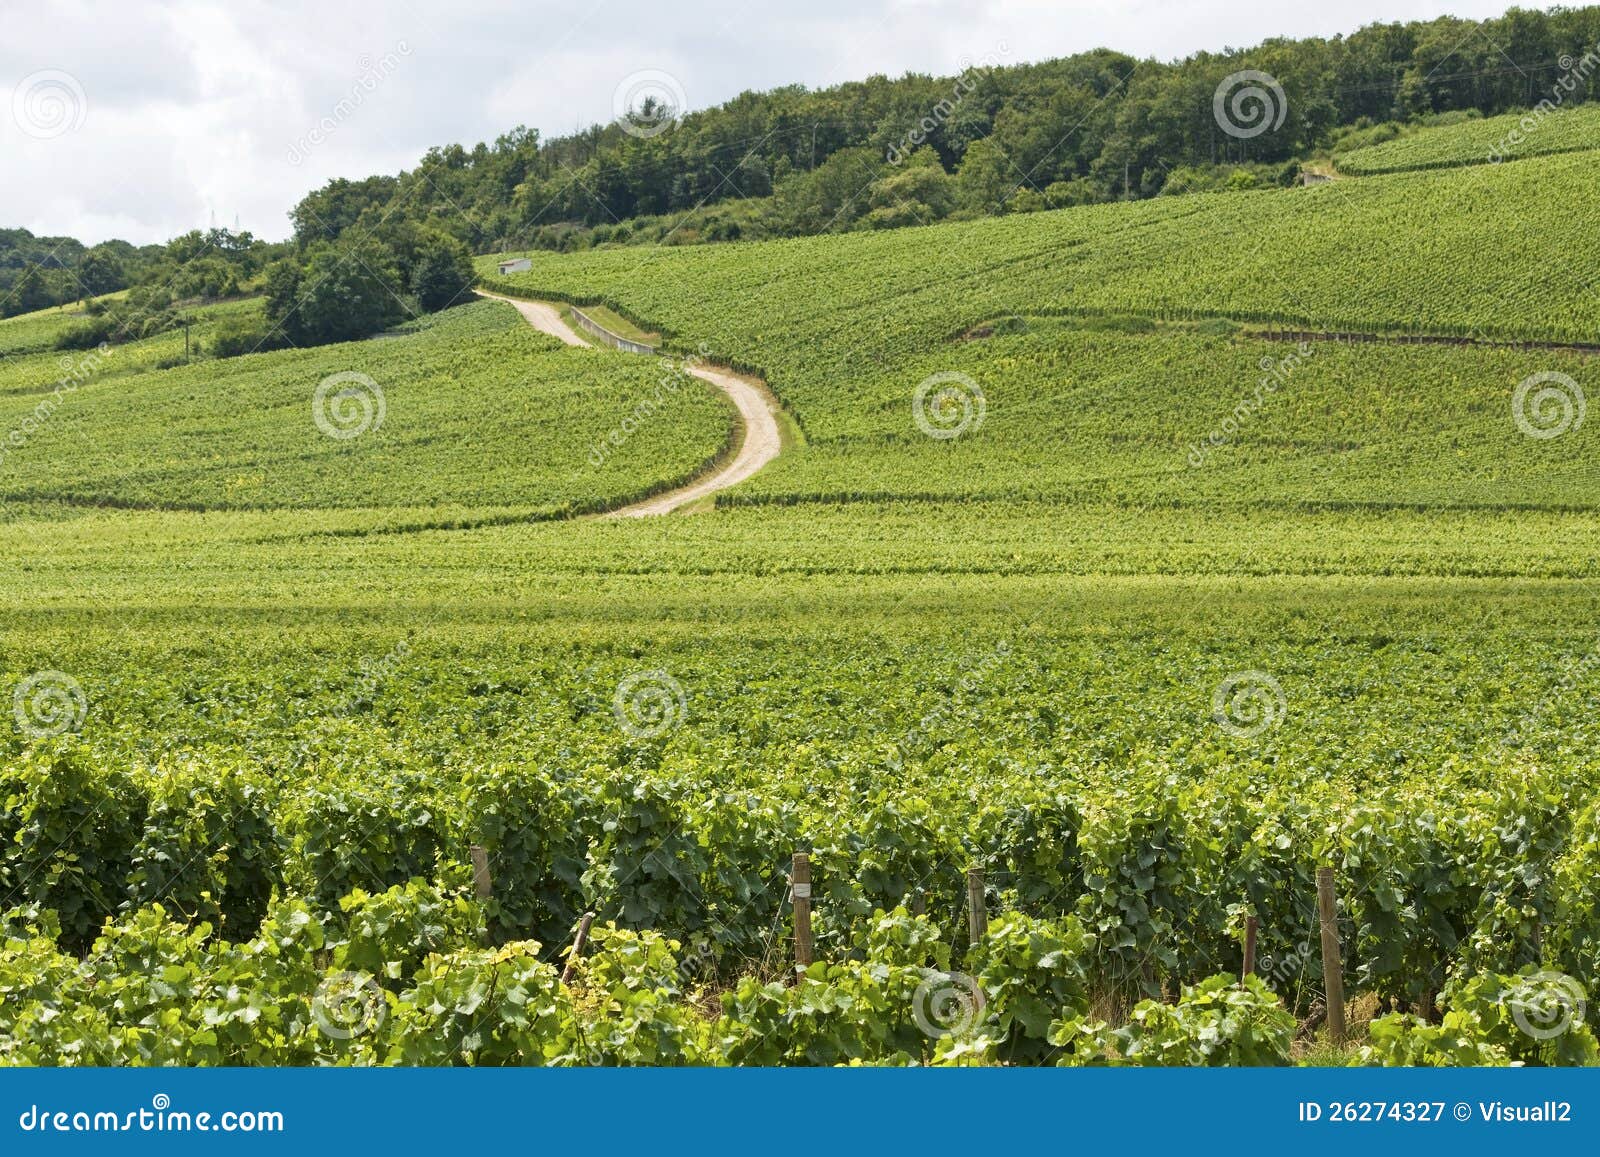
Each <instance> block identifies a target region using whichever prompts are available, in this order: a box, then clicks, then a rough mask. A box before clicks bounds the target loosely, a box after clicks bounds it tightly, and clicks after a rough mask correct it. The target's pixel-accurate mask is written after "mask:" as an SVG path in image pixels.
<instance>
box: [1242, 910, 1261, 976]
mask: <svg viewBox="0 0 1600 1157" xmlns="http://www.w3.org/2000/svg"><path fill="white" fill-rule="evenodd" d="M1260 927H1261V921H1259V920H1258V919H1256V918H1255V917H1254V916H1249V917H1246V919H1245V922H1244V970H1243V972H1241V973H1240V974H1239V979H1240V980H1244V979H1247V978H1248V977H1249V976H1250V975H1251V974H1252V973H1254V972H1255V970H1256V932H1257V930H1259V928H1260Z"/></svg>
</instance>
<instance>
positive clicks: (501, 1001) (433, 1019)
mask: <svg viewBox="0 0 1600 1157" xmlns="http://www.w3.org/2000/svg"><path fill="white" fill-rule="evenodd" d="M381 1031H382V1034H383V1036H382V1043H383V1047H384V1049H385V1054H384V1059H385V1060H387V1061H388V1062H389V1063H390V1064H406V1065H450V1064H471V1065H530V1064H532V1065H537V1064H554V1063H558V1062H561V1061H563V1060H569V1059H570V1058H571V1055H572V1054H571V1050H572V1048H573V1046H574V1044H575V1041H576V1036H577V1034H576V1031H575V1028H574V1020H573V1015H572V1008H571V1004H570V1002H569V1001H568V1000H567V998H566V996H565V995H564V994H563V993H562V991H561V985H560V983H559V981H558V979H557V976H556V970H555V969H554V968H552V967H551V966H550V965H548V964H546V963H544V962H542V961H541V960H540V959H539V946H538V945H537V944H534V943H532V942H522V941H518V942H514V943H511V944H507V945H504V946H503V947H501V948H492V949H463V950H461V951H458V952H455V953H451V954H449V955H444V956H430V957H429V958H428V959H427V961H426V962H425V963H424V964H423V967H422V971H421V972H420V973H418V975H417V982H416V985H415V987H413V988H411V989H410V990H408V991H407V992H405V993H404V994H403V995H402V996H401V997H400V999H399V1000H398V1001H396V1002H395V1004H394V1009H393V1013H392V1015H391V1016H390V1017H389V1018H388V1020H387V1022H386V1023H385V1024H384V1025H383V1026H382V1030H381Z"/></svg>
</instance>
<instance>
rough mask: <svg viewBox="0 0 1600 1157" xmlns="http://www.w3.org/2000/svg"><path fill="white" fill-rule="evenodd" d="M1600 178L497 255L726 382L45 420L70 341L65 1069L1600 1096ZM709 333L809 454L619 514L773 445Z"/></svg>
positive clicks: (1195, 200)
mask: <svg viewBox="0 0 1600 1157" xmlns="http://www.w3.org/2000/svg"><path fill="white" fill-rule="evenodd" d="M1483 123H1484V124H1487V123H1488V122H1483ZM1474 127H1475V128H1477V127H1480V126H1474ZM1437 131H1441V132H1443V131H1448V130H1437ZM1408 139H1409V138H1408ZM1418 139H1419V140H1420V139H1421V137H1420V135H1419V137H1418ZM1399 143H1403V142H1399ZM1596 196H1597V194H1596V191H1595V186H1594V183H1593V182H1592V180H1590V179H1589V173H1588V166H1587V163H1586V158H1583V157H1580V156H1576V155H1573V156H1546V157H1529V158H1528V159H1526V160H1520V161H1518V163H1516V164H1506V165H1495V166H1490V165H1483V166H1476V167H1462V168H1454V169H1449V170H1441V171H1438V172H1418V173H1402V174H1396V175H1388V176H1372V177H1363V178H1361V179H1359V180H1357V179H1349V180H1341V181H1338V182H1335V183H1334V184H1333V185H1330V186H1322V187H1316V188H1309V189H1294V190H1287V189H1285V190H1263V191H1259V192H1237V193H1227V194H1195V195H1189V196H1185V197H1172V198H1160V199H1155V200H1151V201H1146V202H1139V203H1126V204H1113V205H1104V206H1095V207H1085V208H1077V209H1070V210H1065V211H1061V212H1056V213H1038V214H1028V215H1018V216H1010V217H999V218H993V219H987V220H980V221H969V222H960V223H954V224H947V225H940V226H933V227H928V228H910V229H900V230H893V231H888V232H884V233H854V234H848V235H841V236H825V237H812V238H805V239H797V240H791V241H781V242H770V243H762V244H738V243H733V244H722V245H716V246H703V247H697V248H670V247H669V248H655V249H649V250H642V249H609V250H607V249H601V250H594V251H590V252H585V253H581V254H565V255H558V254H552V253H544V254H537V255H534V256H533V257H532V258H531V260H532V265H533V267H532V269H531V270H530V271H527V272H524V273H519V274H514V275H511V276H509V277H506V278H500V277H498V276H495V275H494V274H493V272H492V270H493V259H491V258H485V259H483V263H482V265H481V267H480V272H481V273H482V275H483V278H484V281H485V282H486V283H487V284H489V285H490V286H491V287H492V288H494V289H496V290H498V291H504V292H507V293H511V294H517V295H522V296H528V297H534V298H538V299H541V300H556V301H559V300H570V301H573V302H576V303H578V304H580V305H587V304H592V303H601V304H603V305H604V306H605V307H606V309H607V310H610V311H614V314H615V315H616V316H618V317H621V318H624V319H628V320H629V322H630V324H634V325H637V326H638V327H640V329H641V330H642V331H646V332H657V333H660V334H662V335H663V337H664V340H665V342H666V344H667V347H668V348H669V349H670V350H675V351H677V352H676V354H674V355H673V356H672V357H671V358H660V357H653V356H643V355H626V354H621V353H616V352H613V351H608V350H601V349H588V350H579V349H567V348H562V347H560V346H559V345H558V343H557V342H556V341H554V340H553V339H550V338H546V337H544V336H542V335H539V334H537V333H535V332H534V331H533V330H532V329H531V328H530V327H529V326H527V325H526V324H524V323H523V322H522V321H521V320H520V318H519V317H518V316H517V314H516V313H515V311H513V310H512V309H511V308H510V307H509V306H507V305H504V304H501V303H492V302H480V303H475V304H470V305H464V306H458V307H455V308H452V309H449V310H446V311H444V312H442V313H440V314H436V315H433V316H431V317H429V318H427V319H425V320H423V321H420V322H415V323H412V324H410V325H408V326H405V327H402V328H401V329H400V330H398V331H396V332H394V333H392V334H389V335H385V336H384V337H382V338H379V339H375V340H372V341H368V342H361V343H352V344H348V345H337V346H323V347H318V348H314V349H305V350H286V351H277V352H271V353H261V354H253V355H248V356H244V357H240V358H233V359H226V360H221V361H205V362H197V363H195V364H191V365H174V366H169V367H167V368H156V367H157V365H158V364H159V363H160V362H161V361H164V360H165V359H166V357H167V356H168V354H167V353H166V352H164V351H166V350H167V349H168V347H169V345H170V343H171V342H172V340H173V335H171V334H165V335H161V336H160V337H158V338H155V339H151V342H152V343H153V344H151V345H150V346H149V348H146V346H145V343H139V344H138V345H136V346H130V347H127V348H126V349H125V350H123V349H118V350H117V351H115V353H114V355H113V356H112V357H111V358H110V359H109V360H108V361H107V362H106V363H104V364H101V363H95V364H93V365H90V366H88V367H87V368H86V369H84V370H82V371H81V376H82V381H81V382H80V381H76V380H75V381H74V383H73V388H72V389H71V390H70V391H66V392H65V393H63V394H61V395H60V396H59V397H58V398H57V404H55V405H53V406H52V407H51V408H50V410H49V412H48V413H46V414H44V415H43V416H42V417H41V416H40V415H39V412H38V410H37V407H38V406H39V403H40V399H41V398H51V397H57V395H56V394H55V393H54V391H55V390H56V386H55V385H54V384H52V383H56V382H57V381H58V380H59V375H60V374H61V373H62V372H64V371H63V367H62V365H61V363H60V360H59V356H58V355H55V354H47V353H43V352H41V351H42V350H43V349H44V348H45V347H44V346H42V345H37V344H36V345H32V346H30V345H29V343H30V342H37V341H39V340H42V339H41V338H40V337H39V334H42V333H43V332H44V327H45V322H44V321H41V320H39V319H34V320H29V319H27V318H23V319H17V322H21V323H24V325H22V326H20V327H19V329H18V331H17V332H18V333H19V334H20V333H22V331H23V329H28V332H29V333H32V334H33V336H31V337H27V338H26V340H24V339H23V338H21V337H19V338H18V340H17V344H15V345H14V346H12V347H10V348H11V349H12V350H14V351H15V352H13V353H12V354H11V355H10V356H9V358H8V360H7V361H5V362H0V426H5V427H7V428H12V429H18V430H26V436H25V437H24V438H23V439H22V444H21V445H17V444H16V443H15V441H14V440H13V441H12V442H10V443H0V450H4V453H5V457H4V459H3V460H0V495H3V496H4V498H5V504H4V506H3V507H0V553H3V554H4V556H5V557H6V558H7V560H8V562H9V563H10V564H11V565H9V566H8V567H7V568H5V570H4V571H3V572H0V610H3V612H4V614H3V618H0V686H3V687H4V688H5V689H6V690H7V691H8V692H9V698H8V699H7V700H6V702H7V703H8V704H9V706H10V707H11V708H12V712H11V716H10V720H9V723H10V726H8V727H7V728H6V729H5V730H4V732H3V733H0V913H3V917H0V919H3V923H4V930H3V933H0V1060H3V1061H5V1062H7V1063H13V1064H97V1065H98V1064H228V1065H257V1064H297V1065H298V1064H307V1065H309V1064H427V1065H435V1064H478V1065H490V1064H495V1065H499V1064H561V1065H596V1064H713V1065H723V1064H809V1065H834V1064H849V1063H866V1064H895V1065H902V1064H950V1065H957V1064H1008V1065H1023V1064H1025V1065H1102V1064H1169V1065H1171V1064H1178V1065H1229V1064H1244V1065H1265V1064H1274V1065H1276V1064H1291V1063H1319V1064H1363V1065H1400V1064H1413V1065H1415V1064H1427V1065H1444V1064H1488V1065H1507V1064H1514V1063H1522V1064H1593V1063H1597V1062H1600V1046H1597V1043H1596V1037H1595V1035H1594V1031H1593V1028H1592V1026H1591V1025H1590V1024H1589V1023H1588V1020H1586V1007H1585V1006H1586V1000H1587V997H1588V993H1589V989H1590V987H1591V986H1592V982H1593V978H1594V977H1595V976H1596V975H1597V974H1600V917H1597V915H1596V913H1597V910H1600V896H1597V894H1596V893H1597V884H1596V880H1597V879H1600V871H1597V869H1600V795H1597V790H1600V778H1597V775H1596V773H1597V770H1600V767H1597V763H1596V756H1595V751H1596V735H1595V728H1594V724H1593V720H1592V715H1593V712H1592V711H1591V710H1590V708H1591V706H1592V703H1593V702H1594V699H1595V696H1596V695H1597V694H1600V662H1597V661H1596V658H1595V656H1596V648H1597V640H1596V636H1595V627H1594V624H1595V623H1596V622H1597V621H1600V591H1597V590H1596V588H1595V587H1594V585H1593V580H1594V578H1595V577H1596V567H1597V562H1596V560H1597V559H1600V518H1597V517H1596V509H1597V505H1600V492H1597V490H1596V487H1597V485H1600V483H1597V475H1596V472H1595V470H1594V469H1593V467H1592V466H1591V465H1590V463H1591V462H1592V461H1593V457H1594V455H1593V453H1592V446H1591V442H1592V440H1593V437H1594V434H1593V426H1592V424H1586V423H1585V421H1584V407H1585V404H1586V403H1585V399H1584V396H1583V390H1584V388H1585V387H1586V386H1587V385H1588V383H1589V382H1590V381H1591V379H1592V377H1593V367H1594V366H1595V364H1596V362H1595V360H1594V355H1593V353H1591V352H1587V351H1585V350H1582V349H1570V348H1569V349H1558V348H1543V347H1541V346H1538V345H1536V344H1531V343H1538V342H1559V341H1563V340H1565V341H1588V342H1592V341H1594V340H1595V339H1594V333H1595V331H1596V327H1595V321H1596V318H1597V309H1600V306H1597V305H1596V302H1595V299H1594V297H1593V295H1592V294H1591V293H1590V292H1589V289H1588V286H1587V278H1588V277H1589V274H1588V273H1587V269H1588V267H1589V266H1590V265H1592V264H1593V258H1594V256H1596V255H1595V254H1592V253H1590V252H1589V250H1590V249H1591V248H1593V246H1594V245H1595V244H1596V242H1595V239H1594V232H1593V230H1592V228H1590V227H1589V226H1590V225H1591V224H1592V221H1593V220H1594V219H1595V215H1596V210H1597V208H1600V205H1597V203H1596ZM1508 254H1512V255H1514V256H1515V260H1510V259H1508ZM234 308H239V309H246V308H253V307H252V306H248V305H240V306H236V307H234ZM12 324H16V322H13V323H0V342H4V341H6V340H8V339H7V338H6V337H5V334H6V330H5V328H4V327H5V326H6V325H12ZM51 324H57V325H59V324H62V323H61V322H60V321H59V319H58V318H53V320H52V321H51ZM1284 326H1287V327H1290V328H1294V329H1296V330H1300V331H1305V332H1300V333H1296V334H1295V335H1293V336H1288V337H1286V336H1283V335H1281V334H1279V333H1278V332H1277V328H1278V327H1284ZM29 327H32V328H29ZM1345 331H1351V332H1355V331H1360V332H1364V333H1367V334H1370V335H1375V336H1378V337H1381V338H1383V339H1385V340H1374V341H1370V342H1358V341H1354V340H1348V339H1349V336H1350V335H1349V333H1346V332H1345ZM1339 334H1344V337H1345V340H1325V339H1328V338H1332V337H1334V336H1335V335H1339ZM1405 334H1422V335H1425V336H1426V337H1427V338H1428V340H1426V341H1422V342H1417V343H1404V342H1400V341H1397V340H1392V339H1395V338H1398V337H1400V336H1403V335H1405ZM1452 337H1455V338H1472V339H1474V340H1473V341H1470V342H1469V341H1448V340H1444V339H1447V338H1452ZM179 340H180V341H181V335H180V336H179ZM1518 343H1525V344H1518ZM157 349H159V350H161V351H163V352H161V353H160V354H157V353H156V352H155V351H156V350H157ZM29 350H31V351H32V352H26V351H29ZM690 354H692V355H693V356H695V357H703V358H705V359H707V360H709V361H711V362H715V363H721V364H728V365H732V366H735V367H738V368H741V369H749V370H755V371H758V372H760V373H761V374H762V375H763V376H764V377H765V378H766V380H767V382H768V383H769V384H770V386H771V387H772V389H773V390H774V392H775V393H776V394H777V395H778V397H779V398H780V399H781V401H782V402H783V404H784V406H785V408H786V410H787V416H788V418H789V419H791V420H792V421H793V423H794V425H795V427H796V430H797V431H798V432H799V433H798V434H797V435H796V436H795V437H794V438H792V439H791V440H789V441H787V442H786V444H785V447H784V450H783V453H782V454H781V455H780V456H779V457H778V458H777V459H776V460H775V461H774V462H772V463H771V464H769V465H768V466H766V467H765V468H764V469H763V470H762V471H761V472H760V473H758V474H756V475H755V476H754V477H752V478H751V479H749V480H748V481H746V482H744V483H742V484H741V485H739V486H738V487H736V488H734V489H733V490H731V491H728V492H725V493H723V494H721V495H719V496H718V498H717V501H716V503H715V505H714V507H713V508H711V509H702V510H700V511H699V512H698V513H690V514H683V515H674V516H670V517H662V518H655V519H639V520H605V519H597V518H587V517H577V516H579V515H585V514H588V513H592V512H598V511H601V510H604V509H607V508H610V507H614V506H617V505H620V504H622V503H624V502H627V501H630V500H631V499H633V498H635V497H638V496H640V495H644V494H648V493H652V492H654V491H658V490H661V489H664V488H667V487H670V486H672V485H674V484H676V483H678V482H681V481H683V480H685V479H687V478H690V477H693V476H695V475H697V474H699V473H700V472H701V471H702V470H703V469H704V468H705V467H706V465H707V464H708V463H710V462H712V461H713V460H715V459H717V458H718V457H719V456H721V455H725V454H726V452H727V450H728V449H729V448H730V446H731V445H732V444H734V443H735V442H736V441H737V439H738V437H739V434H738V429H737V427H736V426H735V425H734V424H733V418H732V415H731V413H730V410H729V407H728V406H727V405H726V404H725V403H724V402H723V400H722V399H721V397H720V395H718V394H716V393H714V392H713V391H711V390H710V389H709V388H708V387H705V386H703V385H701V384H700V383H699V382H698V381H697V380H695V379H693V378H690V377H688V376H687V375H685V374H683V373H682V372H681V363H679V362H677V361H676V358H678V357H682V356H684V355H690ZM119 359H121V360H119ZM145 359H149V360H145ZM329 383H331V384H329ZM1591 392H1592V391H1591ZM30 421H31V423H32V424H31V425H28V423H29V422H30ZM797 854H798V855H799V856H800V857H802V859H800V860H799V861H798V864H797V860H796V856H797ZM799 865H804V867H803V868H801V867H799ZM797 869H798V871H797ZM806 870H809V878H806V877H805V875H804V873H805V871H806ZM1325 871H1326V872H1329V873H1330V874H1329V875H1327V876H1326V877H1324V878H1325V879H1326V880H1327V881H1329V885H1330V887H1331V889H1332V891H1331V894H1329V895H1328V896H1327V901H1328V903H1329V905H1330V907H1329V910H1328V918H1327V919H1326V920H1324V918H1323V915H1322V913H1321V912H1320V911H1319V903H1320V902H1321V901H1322V899H1323V897H1322V896H1320V895H1319V890H1318V882H1319V872H1325ZM586 917H589V918H586ZM1330 936H1331V937H1332V943H1333V944H1334V945H1335V948H1334V950H1333V953H1332V954H1330V953H1329V951H1328V949H1327V947H1326V946H1327V944H1328V943H1329V941H1328V939H1327V937H1330ZM1245 972H1249V974H1250V975H1249V976H1248V977H1243V976H1242V974H1243V973H1245ZM1341 985H1342V987H1343V990H1344V993H1345V995H1346V997H1347V999H1346V1000H1343V1001H1340V1000H1332V1001H1330V998H1329V993H1330V992H1337V989H1338V987H1339V986H1341ZM1346 1022H1347V1027H1345V1028H1344V1030H1343V1031H1336V1029H1335V1025H1336V1024H1337V1025H1340V1026H1341V1027H1343V1026H1345V1025H1346Z"/></svg>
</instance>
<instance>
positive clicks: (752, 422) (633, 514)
mask: <svg viewBox="0 0 1600 1157" xmlns="http://www.w3.org/2000/svg"><path fill="white" fill-rule="evenodd" d="M477 293H478V296H480V297H488V298H493V299H494V300H495V301H504V302H507V303H509V304H511V305H514V306H516V308H517V312H518V313H520V314H522V316H523V317H524V318H526V319H527V322H528V324H529V325H531V326H533V328H534V329H536V330H538V331H539V332H540V333H547V334H549V335H550V336H551V337H557V338H560V339H561V340H562V341H564V342H566V343H567V344H568V345H572V346H582V347H584V348H588V345H589V343H588V342H586V341H584V340H583V338H581V337H579V336H578V335H577V333H576V332H574V331H573V329H572V327H570V326H569V325H567V323H566V322H565V321H563V320H562V318H561V314H560V313H559V312H558V311H557V310H556V308H555V307H554V306H552V305H547V304H545V303H544V302H542V301H524V300H522V299H520V298H516V297H503V296H501V295H500V294H498V293H488V292H485V291H484V290H482V289H480V290H478V291H477ZM684 369H685V370H687V371H688V372H689V373H691V374H693V375H694V376H695V377H697V378H699V379H701V380H702V381H706V382H710V383H711V384H712V385H713V386H715V387H717V389H719V390H721V391H722V392H723V393H725V394H727V395H728V397H729V398H731V399H732V400H733V404H734V406H735V407H736V408H737V409H738V411H739V421H740V423H741V424H742V425H743V427H744V436H743V438H742V439H741V440H740V442H739V449H738V450H737V451H735V452H734V455H733V457H732V458H730V459H728V460H727V461H725V462H722V463H720V464H718V465H717V466H716V467H715V468H714V469H713V470H712V471H711V472H710V473H709V474H707V475H705V476H704V477H702V478H697V479H695V480H694V481H693V482H690V483H689V484H688V485H686V486H680V487H679V488H678V489H676V490H669V491H668V492H667V493H665V494H658V495H656V496H655V497H654V498H647V499H645V500H644V501H643V502H635V503H633V504H632V505H631V506H622V507H619V508H617V509H616V510H612V511H608V512H607V513H606V514H604V515H602V517H604V518H653V517H655V516H657V515H661V514H671V513H672V512H673V511H674V510H677V509H678V508H679V507H681V506H684V505H686V504H688V503H690V502H694V501H696V500H698V499H701V498H705V497H706V496H707V495H710V494H715V493H716V492H717V491H719V490H726V489H727V488H728V487H730V486H735V485H737V484H738V483H740V482H743V481H744V480H745V479H746V478H748V477H750V476H751V475H752V474H754V473H755V472H756V471H757V470H760V469H761V468H762V467H763V466H765V465H766V464H767V463H768V462H771V461H772V460H773V459H774V458H776V457H777V456H778V452H779V451H780V450H782V449H783V437H782V435H781V434H780V433H779V430H780V426H779V423H778V400H777V399H776V398H774V397H773V396H772V392H771V391H770V390H768V389H767V385H766V383H765V382H763V381H762V380H761V379H760V378H755V377H747V376H745V375H742V374H736V373H734V372H733V371H732V370H720V369H712V368H711V367H709V366H689V365H685V366H684Z"/></svg>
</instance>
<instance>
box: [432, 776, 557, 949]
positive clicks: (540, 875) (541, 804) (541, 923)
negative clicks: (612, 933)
mask: <svg viewBox="0 0 1600 1157" xmlns="http://www.w3.org/2000/svg"><path fill="white" fill-rule="evenodd" d="M460 785H461V794H460V796H459V799H460V805H459V809H460V814H461V815H462V816H463V817H464V818H465V824H464V829H463V831H462V833H461V836H460V838H459V840H458V843H459V844H461V845H470V844H479V845H481V846H482V847H483V849H484V851H485V852H486V853H487V854H488V857H489V875H490V878H491V880H492V881H493V884H494V898H493V900H491V901H490V903H489V921H490V927H491V928H493V929H494V931H495V934H496V935H497V936H501V937H505V938H509V939H514V940H522V939H526V938H530V937H531V938H532V939H535V940H538V941H540V942H542V943H545V944H556V943H560V942H561V941H562V940H564V939H565V938H566V937H567V936H568V935H569V934H570V933H571V931H572V927H573V924H574V922H575V921H576V919H577V916H578V905H579V904H580V903H581V902H582V899H583V897H582V892H581V883H580V881H581V879H582V876H583V868H584V854H585V847H584V842H583V840H582V838H581V836H580V835H579V833H578V828H577V822H576V817H575V815H574V809H573V806H572V803H571V802H570V800H569V799H568V798H567V797H566V795H565V794H563V793H562V792H561V791H560V790H559V789H557V787H556V786H555V785H554V784H552V783H551V782H550V781H549V780H548V779H547V778H545V777H544V776H542V775H540V774H539V773H538V772H537V771H535V770H534V769H532V768H524V767H507V766H499V765H496V766H487V767H473V768H470V769H468V770H466V771H465V772H463V773H462V775H461V778H460Z"/></svg>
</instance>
